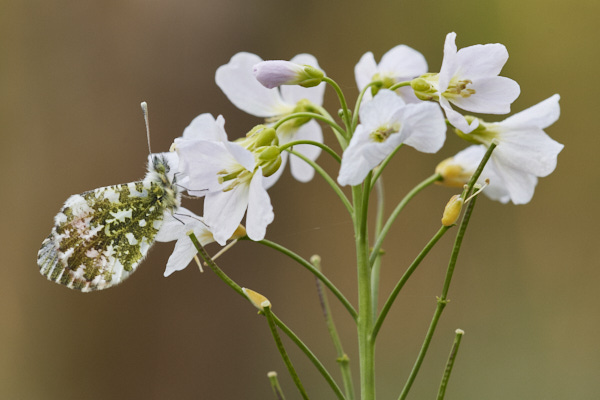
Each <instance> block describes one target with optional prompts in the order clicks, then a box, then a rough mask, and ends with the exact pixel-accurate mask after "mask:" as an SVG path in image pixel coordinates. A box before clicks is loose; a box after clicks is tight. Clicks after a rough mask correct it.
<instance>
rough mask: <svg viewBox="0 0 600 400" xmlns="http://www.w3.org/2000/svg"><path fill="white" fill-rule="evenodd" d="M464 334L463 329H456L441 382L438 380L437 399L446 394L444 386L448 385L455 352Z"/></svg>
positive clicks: (442, 397)
mask: <svg viewBox="0 0 600 400" xmlns="http://www.w3.org/2000/svg"><path fill="white" fill-rule="evenodd" d="M464 334H465V332H464V331H463V330H461V329H457V330H456V336H454V343H453V344H452V349H451V350H450V355H449V356H448V362H447V363H446V370H445V371H444V375H443V376H442V382H440V390H439V391H438V397H437V400H444V396H445V395H446V387H447V386H448V380H450V374H451V373H452V368H453V367H454V360H456V354H457V353H458V348H459V346H460V341H461V340H462V337H463V335H464Z"/></svg>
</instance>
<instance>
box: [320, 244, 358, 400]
mask: <svg viewBox="0 0 600 400" xmlns="http://www.w3.org/2000/svg"><path fill="white" fill-rule="evenodd" d="M311 261H312V262H313V265H314V266H315V268H317V269H318V270H319V271H321V260H320V257H316V256H314V257H312V259H311ZM316 284H317V294H318V295H319V301H320V303H321V309H322V310H323V316H324V317H325V322H326V323H327V330H328V331H329V336H331V340H332V341H333V346H334V347H335V350H336V353H337V362H338V363H339V364H340V372H341V373H342V380H343V381H344V390H345V392H346V397H347V398H348V400H354V386H353V384H352V371H351V370H350V359H349V358H348V355H347V354H346V352H345V351H344V348H343V346H342V341H341V340H340V336H339V335H338V331H337V328H336V326H335V321H334V320H333V315H332V314H331V307H329V300H328V299H327V293H325V291H324V290H323V283H322V282H321V281H320V280H319V279H316Z"/></svg>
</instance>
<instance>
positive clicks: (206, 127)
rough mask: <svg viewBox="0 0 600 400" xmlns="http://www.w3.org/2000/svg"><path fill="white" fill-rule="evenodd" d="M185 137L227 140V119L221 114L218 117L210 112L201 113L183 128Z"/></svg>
mask: <svg viewBox="0 0 600 400" xmlns="http://www.w3.org/2000/svg"><path fill="white" fill-rule="evenodd" d="M182 137H183V138H184V139H203V140H214V141H223V142H224V141H226V140H227V134H226V133H225V119H224V118H223V116H221V115H219V116H218V117H217V119H216V120H215V118H214V117H213V116H212V115H211V114H208V113H204V114H200V115H198V116H197V117H196V118H194V119H193V120H192V122H190V124H189V125H188V126H187V127H186V128H185V129H184V130H183V135H182Z"/></svg>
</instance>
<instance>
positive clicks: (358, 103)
mask: <svg viewBox="0 0 600 400" xmlns="http://www.w3.org/2000/svg"><path fill="white" fill-rule="evenodd" d="M380 84H381V81H372V82H370V83H369V84H368V85H366V86H365V87H364V88H363V89H362V90H361V91H360V93H359V94H358V98H357V99H356V104H355V105H354V113H353V114H352V131H354V130H355V129H356V125H358V111H359V110H360V106H361V103H362V99H363V97H364V95H365V93H366V92H367V90H369V89H370V88H371V87H373V86H377V85H380Z"/></svg>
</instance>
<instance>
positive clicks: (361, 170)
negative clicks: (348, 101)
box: [337, 125, 372, 186]
mask: <svg viewBox="0 0 600 400" xmlns="http://www.w3.org/2000/svg"><path fill="white" fill-rule="evenodd" d="M368 140H369V132H367V131H366V130H365V129H364V126H362V125H358V126H357V127H356V130H355V131H354V136H352V139H350V144H349V145H348V147H347V148H346V150H344V154H343V155H342V165H341V167H340V172H339V174H338V178H337V181H338V183H339V184H340V185H342V186H346V185H351V186H355V185H359V184H360V183H362V181H363V180H364V179H365V177H366V176H367V174H368V173H369V171H370V170H371V168H372V167H371V166H370V164H369V163H368V161H367V160H366V159H365V158H364V157H363V155H362V149H363V148H364V146H365V145H366V144H367V142H368Z"/></svg>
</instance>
